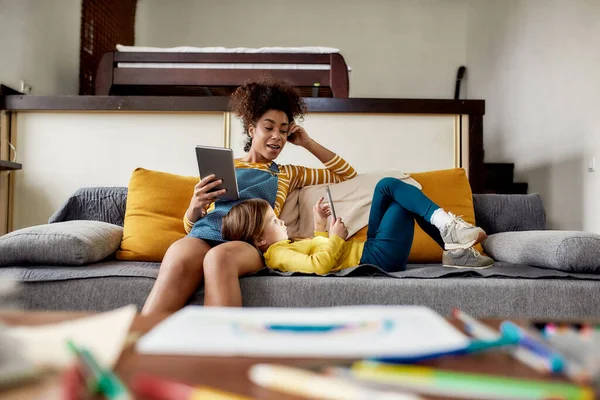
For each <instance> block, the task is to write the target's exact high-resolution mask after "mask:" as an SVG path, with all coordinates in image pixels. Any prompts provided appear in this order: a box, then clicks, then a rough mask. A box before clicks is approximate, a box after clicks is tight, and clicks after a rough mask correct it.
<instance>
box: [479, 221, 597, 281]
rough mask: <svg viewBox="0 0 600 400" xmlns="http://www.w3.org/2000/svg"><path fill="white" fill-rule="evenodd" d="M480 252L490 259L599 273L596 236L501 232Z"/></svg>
mask: <svg viewBox="0 0 600 400" xmlns="http://www.w3.org/2000/svg"><path fill="white" fill-rule="evenodd" d="M483 249H484V250H485V252H486V253H487V254H488V255H489V256H490V257H492V258H493V259H494V260H497V261H503V262H509V263H513V264H528V265H533V266H536V267H543V268H552V269H557V270H561V271H567V272H583V273H585V272H592V273H600V235H598V234H596V233H587V232H577V231H527V232H502V233H496V234H494V235H490V236H489V237H488V239H487V240H486V241H485V242H483Z"/></svg>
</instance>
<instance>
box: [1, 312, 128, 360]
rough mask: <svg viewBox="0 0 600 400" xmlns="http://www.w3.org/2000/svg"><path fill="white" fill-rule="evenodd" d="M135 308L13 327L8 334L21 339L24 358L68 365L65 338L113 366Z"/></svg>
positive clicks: (70, 356) (119, 352)
mask: <svg viewBox="0 0 600 400" xmlns="http://www.w3.org/2000/svg"><path fill="white" fill-rule="evenodd" d="M136 312H137V309H136V307H135V306H134V305H129V306H126V307H122V308H119V309H116V310H113V311H109V312H106V313H102V314H97V315H93V316H90V317H84V318H79V319H75V320H71V321H65V322H59V323H55V324H47V325H37V326H22V327H15V328H10V329H7V331H6V334H7V335H10V336H12V337H13V338H15V339H17V340H18V341H19V342H20V343H21V346H22V350H23V354H24V356H25V358H27V359H28V360H29V361H30V362H32V363H33V364H35V365H36V366H38V367H48V368H63V367H66V366H68V365H69V363H70V362H71V360H72V358H73V356H72V355H71V353H70V352H69V351H68V349H67V346H66V342H67V340H68V339H71V340H73V342H74V343H75V344H76V345H77V346H78V347H85V348H87V349H88V350H90V352H91V353H92V354H93V355H94V357H95V358H96V359H97V361H98V363H99V364H100V365H101V366H103V367H107V368H111V369H112V368H113V367H114V366H115V364H116V362H117V360H118V359H119V356H120V354H121V350H122V349H123V345H124V343H125V339H126V337H127V334H128V333H129V328H130V326H131V322H132V321H133V318H134V317H135V314H136Z"/></svg>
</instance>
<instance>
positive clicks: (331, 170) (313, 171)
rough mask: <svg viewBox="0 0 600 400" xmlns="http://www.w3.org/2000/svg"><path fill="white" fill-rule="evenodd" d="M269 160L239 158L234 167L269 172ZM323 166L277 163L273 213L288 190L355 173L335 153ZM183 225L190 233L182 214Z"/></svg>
mask: <svg viewBox="0 0 600 400" xmlns="http://www.w3.org/2000/svg"><path fill="white" fill-rule="evenodd" d="M271 164H272V161H271V162H268V163H252V162H245V161H241V160H235V161H234V165H235V168H236V169H239V168H253V169H258V170H260V171H266V172H269V171H270V168H271ZM323 165H324V166H325V168H306V167H301V166H298V165H278V167H279V176H278V178H279V179H278V182H277V196H276V200H275V207H273V209H274V211H275V215H277V216H279V213H280V212H281V208H282V207H283V203H285V199H286V198H287V195H288V193H289V192H292V191H293V190H295V189H299V188H302V187H304V186H310V185H320V184H323V183H338V182H342V181H345V180H347V179H352V178H354V177H355V176H356V175H357V173H356V171H355V170H354V168H352V166H351V165H350V164H348V163H347V162H346V160H344V159H343V158H342V157H340V156H338V155H337V154H336V155H335V156H334V157H333V158H332V159H331V160H329V161H327V162H326V163H324V164H323ZM214 208H215V203H211V204H210V206H209V207H208V212H211V211H212V210H213V209H214ZM183 226H184V228H185V231H186V233H190V231H191V230H192V227H193V226H194V223H193V222H191V221H188V219H187V217H186V216H185V215H184V216H183Z"/></svg>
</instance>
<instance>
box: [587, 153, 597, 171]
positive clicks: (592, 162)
mask: <svg viewBox="0 0 600 400" xmlns="http://www.w3.org/2000/svg"><path fill="white" fill-rule="evenodd" d="M594 171H596V157H590V160H589V161H588V172H594Z"/></svg>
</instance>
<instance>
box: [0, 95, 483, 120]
mask: <svg viewBox="0 0 600 400" xmlns="http://www.w3.org/2000/svg"><path fill="white" fill-rule="evenodd" d="M304 100H305V101H306V104H307V106H308V111H309V112H315V113H387V114H465V115H483V114H484V113H485V101H484V100H441V99H367V98H348V99H338V98H305V99H304ZM228 101H229V98H228V97H221V96H215V97H189V96H181V97H168V96H20V95H19V96H17V95H10V96H0V109H4V110H9V111H167V112H173V111H228V106H227V104H228Z"/></svg>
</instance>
